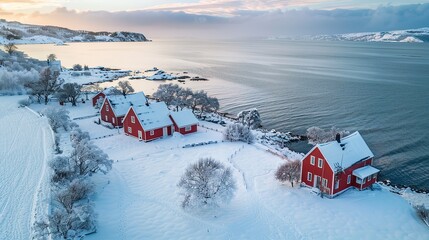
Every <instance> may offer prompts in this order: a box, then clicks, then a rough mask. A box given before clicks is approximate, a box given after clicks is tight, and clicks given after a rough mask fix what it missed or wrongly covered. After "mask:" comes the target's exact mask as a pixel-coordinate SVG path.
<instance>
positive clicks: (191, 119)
mask: <svg viewBox="0 0 429 240" xmlns="http://www.w3.org/2000/svg"><path fill="white" fill-rule="evenodd" d="M170 115H171V117H172V118H173V120H174V122H175V123H176V124H177V126H178V127H179V128H182V127H186V126H190V125H195V124H198V119H197V118H196V117H195V115H194V114H193V113H192V111H191V110H189V109H184V110H182V111H178V112H171V113H170Z"/></svg>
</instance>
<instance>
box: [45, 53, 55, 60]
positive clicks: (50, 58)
mask: <svg viewBox="0 0 429 240" xmlns="http://www.w3.org/2000/svg"><path fill="white" fill-rule="evenodd" d="M47 59H48V61H49V62H52V61H56V60H57V55H55V54H53V53H51V54H49V55H48V58H47Z"/></svg>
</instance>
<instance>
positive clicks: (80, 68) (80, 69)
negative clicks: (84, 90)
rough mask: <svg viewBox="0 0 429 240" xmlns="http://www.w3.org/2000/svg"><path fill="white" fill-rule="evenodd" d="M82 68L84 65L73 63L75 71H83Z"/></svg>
mask: <svg viewBox="0 0 429 240" xmlns="http://www.w3.org/2000/svg"><path fill="white" fill-rule="evenodd" d="M82 69H83V68H82V65H80V64H75V65H73V71H82Z"/></svg>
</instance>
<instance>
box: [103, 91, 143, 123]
mask: <svg viewBox="0 0 429 240" xmlns="http://www.w3.org/2000/svg"><path fill="white" fill-rule="evenodd" d="M145 104H146V97H145V95H144V94H143V92H139V93H135V94H129V95H126V96H122V95H120V96H119V95H112V96H107V97H106V98H105V99H104V101H103V104H102V105H101V108H100V119H101V121H103V122H105V123H110V124H112V125H113V126H114V127H122V125H123V124H122V119H123V118H124V116H125V114H126V113H127V111H128V109H129V108H130V107H131V106H136V107H137V106H143V105H145Z"/></svg>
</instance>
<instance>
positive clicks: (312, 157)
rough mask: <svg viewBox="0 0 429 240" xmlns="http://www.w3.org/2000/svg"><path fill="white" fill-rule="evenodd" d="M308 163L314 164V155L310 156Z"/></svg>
mask: <svg viewBox="0 0 429 240" xmlns="http://www.w3.org/2000/svg"><path fill="white" fill-rule="evenodd" d="M310 164H311V165H313V166H314V165H315V164H316V157H315V156H310Z"/></svg>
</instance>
